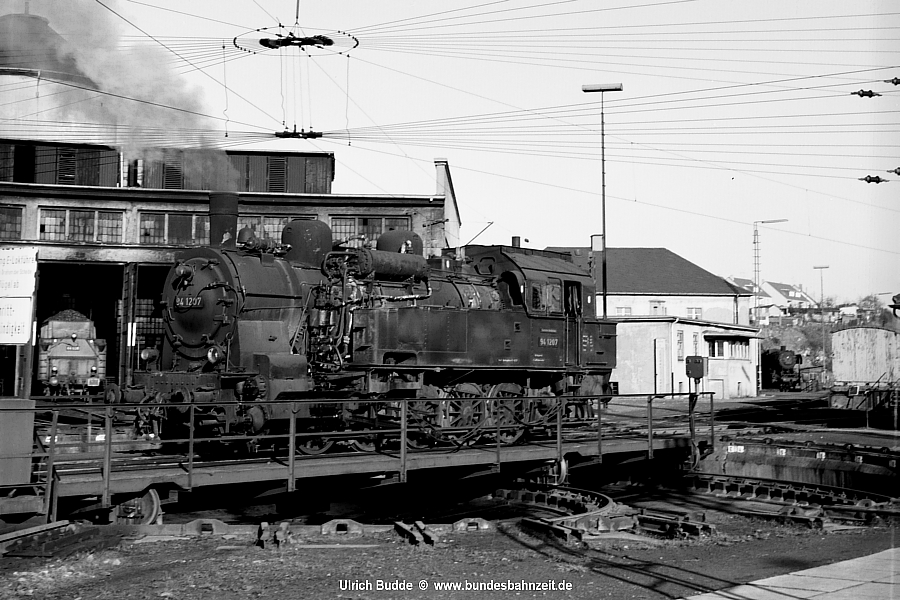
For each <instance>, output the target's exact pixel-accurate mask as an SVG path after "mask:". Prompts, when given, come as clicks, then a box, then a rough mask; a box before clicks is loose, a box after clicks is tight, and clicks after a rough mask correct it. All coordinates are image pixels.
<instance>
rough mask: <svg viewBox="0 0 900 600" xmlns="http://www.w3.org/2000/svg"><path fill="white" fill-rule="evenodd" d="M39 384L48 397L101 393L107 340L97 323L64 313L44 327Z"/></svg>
mask: <svg viewBox="0 0 900 600" xmlns="http://www.w3.org/2000/svg"><path fill="white" fill-rule="evenodd" d="M39 346H40V350H39V352H38V366H37V373H38V382H39V383H40V384H41V385H42V386H43V393H44V395H45V396H70V395H76V394H100V393H102V392H103V390H104V387H105V383H106V340H101V339H97V329H96V327H95V326H94V322H93V321H91V320H90V319H89V318H87V317H86V316H85V315H83V314H81V313H80V312H77V311H74V310H64V311H62V312H59V313H57V314H55V315H53V316H52V317H50V318H48V319H47V320H46V321H44V322H43V324H42V325H41V330H40V336H39Z"/></svg>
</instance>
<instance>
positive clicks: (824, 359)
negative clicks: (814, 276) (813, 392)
mask: <svg viewBox="0 0 900 600" xmlns="http://www.w3.org/2000/svg"><path fill="white" fill-rule="evenodd" d="M827 268H828V265H819V266H817V267H813V269H817V270H818V271H819V296H820V298H821V300H820V301H819V312H820V313H821V315H820V316H821V319H822V377H823V379H824V376H825V365H826V363H827V362H828V353H827V352H826V351H825V350H826V344H825V276H824V272H825V269H827Z"/></svg>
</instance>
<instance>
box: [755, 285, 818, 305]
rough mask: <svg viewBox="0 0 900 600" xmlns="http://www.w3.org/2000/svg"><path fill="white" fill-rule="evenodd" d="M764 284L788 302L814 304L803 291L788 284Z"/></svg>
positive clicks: (810, 297)
mask: <svg viewBox="0 0 900 600" xmlns="http://www.w3.org/2000/svg"><path fill="white" fill-rule="evenodd" d="M766 283H768V284H769V285H770V286H772V288H773V289H774V290H775V291H776V292H778V293H779V294H781V295H782V296H784V297H785V298H787V299H788V300H799V301H801V302H815V300H814V299H813V298H812V296H810V295H809V294H807V293H806V292H804V291H803V290H801V289H799V288H797V286H794V285H791V284H789V283H776V282H774V281H768V282H766Z"/></svg>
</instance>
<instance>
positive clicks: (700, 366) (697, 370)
mask: <svg viewBox="0 0 900 600" xmlns="http://www.w3.org/2000/svg"><path fill="white" fill-rule="evenodd" d="M708 360H709V359H708V358H706V357H705V356H686V357H685V358H684V368H685V371H686V372H687V376H688V377H690V378H691V379H703V378H704V377H706V371H707V368H706V367H707V364H706V363H707V361H708Z"/></svg>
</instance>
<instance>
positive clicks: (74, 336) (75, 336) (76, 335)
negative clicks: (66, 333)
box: [72, 333, 78, 341]
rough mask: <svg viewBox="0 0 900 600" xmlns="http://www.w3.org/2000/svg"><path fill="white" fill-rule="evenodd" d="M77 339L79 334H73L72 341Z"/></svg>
mask: <svg viewBox="0 0 900 600" xmlns="http://www.w3.org/2000/svg"><path fill="white" fill-rule="evenodd" d="M77 338H78V334H77V333H73V334H72V340H73V341H74V340H75V339H77Z"/></svg>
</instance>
